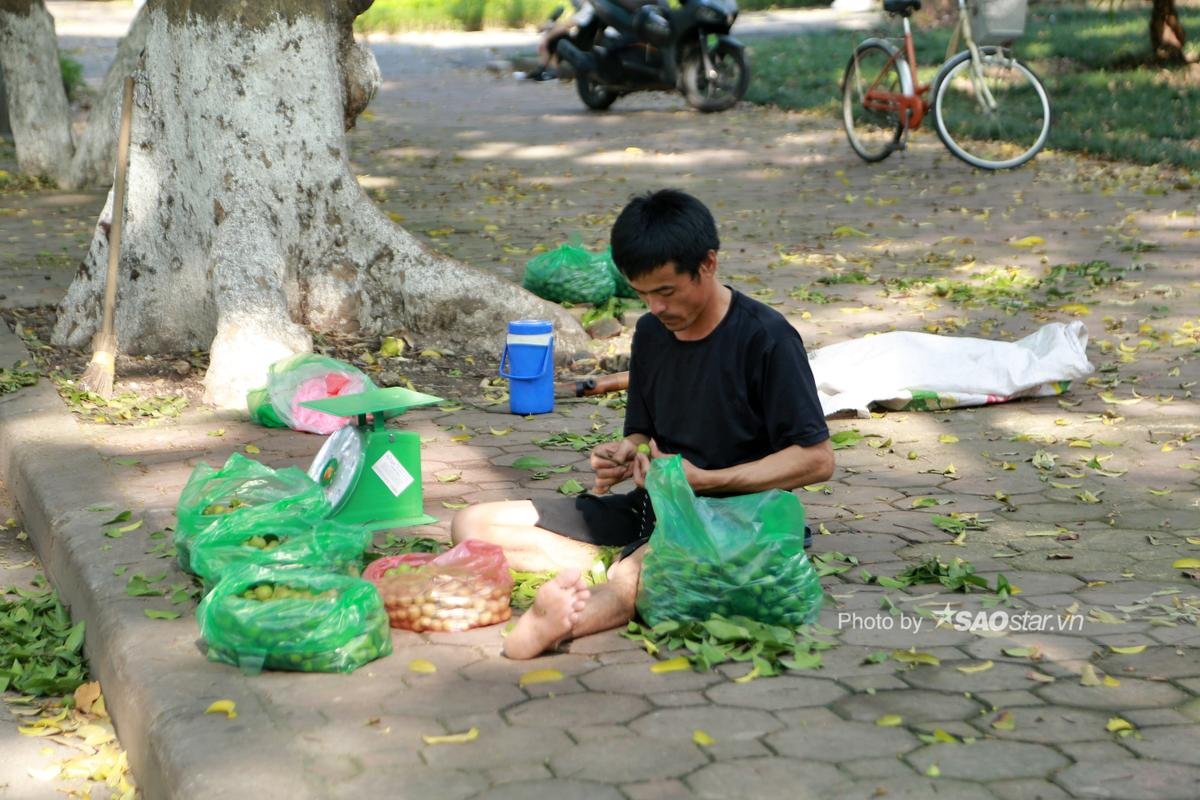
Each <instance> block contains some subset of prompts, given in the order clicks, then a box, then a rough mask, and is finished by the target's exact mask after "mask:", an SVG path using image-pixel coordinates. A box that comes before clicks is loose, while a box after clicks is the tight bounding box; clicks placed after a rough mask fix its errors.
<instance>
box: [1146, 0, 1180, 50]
mask: <svg viewBox="0 0 1200 800" xmlns="http://www.w3.org/2000/svg"><path fill="white" fill-rule="evenodd" d="M1152 2H1153V3H1154V6H1153V8H1152V9H1151V10H1150V48H1151V50H1153V52H1154V57H1155V58H1157V59H1158V60H1159V61H1165V62H1168V63H1177V64H1181V63H1183V60H1184V55H1183V45H1184V42H1186V41H1187V36H1186V35H1185V34H1184V32H1183V23H1182V22H1180V21H1179V14H1178V13H1176V10H1175V0H1152Z"/></svg>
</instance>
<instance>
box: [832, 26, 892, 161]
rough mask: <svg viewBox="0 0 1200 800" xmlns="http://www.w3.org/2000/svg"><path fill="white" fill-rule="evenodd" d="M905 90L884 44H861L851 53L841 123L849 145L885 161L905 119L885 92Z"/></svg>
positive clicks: (872, 158) (868, 158) (869, 158)
mask: <svg viewBox="0 0 1200 800" xmlns="http://www.w3.org/2000/svg"><path fill="white" fill-rule="evenodd" d="M902 91H903V83H902V81H901V78H900V68H899V67H898V66H897V65H896V61H895V60H894V59H892V54H891V53H889V52H888V50H887V49H886V48H885V47H884V46H883V45H881V44H874V43H871V44H862V45H859V46H858V48H857V49H856V50H855V51H854V55H853V56H851V57H850V63H848V64H847V65H846V74H845V75H844V76H843V77H842V123H843V124H844V125H845V126H846V138H847V139H849V140H850V147H852V148H853V149H854V152H856V153H858V155H859V156H861V157H862V159H863V160H864V161H882V160H883V159H885V158H887V157H888V156H889V155H891V153H892V151H893V150H895V149H896V147H897V145H898V144H899V143H900V136H901V134H902V133H903V132H904V123H903V122H902V121H901V119H900V107H899V105H898V104H896V103H890V102H888V101H887V98H886V97H876V98H875V99H872V98H871V97H870V96H869V95H868V93H872V94H873V95H883V94H885V93H889V92H890V93H896V94H899V93H901V92H902Z"/></svg>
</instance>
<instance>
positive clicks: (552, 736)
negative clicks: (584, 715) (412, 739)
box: [422, 725, 574, 770]
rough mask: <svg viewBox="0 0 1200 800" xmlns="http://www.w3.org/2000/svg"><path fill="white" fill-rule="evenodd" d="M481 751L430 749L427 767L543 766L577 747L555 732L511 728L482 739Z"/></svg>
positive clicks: (425, 753)
mask: <svg viewBox="0 0 1200 800" xmlns="http://www.w3.org/2000/svg"><path fill="white" fill-rule="evenodd" d="M480 740H481V741H480V745H481V746H477V747H452V746H448V745H442V744H437V745H426V746H425V747H424V748H423V750H422V754H423V756H424V758H425V763H427V764H428V765H429V766H431V767H436V768H438V769H464V770H480V769H493V768H496V767H503V766H507V765H510V764H520V763H529V764H542V763H544V762H546V761H549V760H550V758H551V757H552V756H554V755H555V754H556V753H561V752H562V751H564V750H569V749H570V748H572V747H574V742H572V741H571V739H570V737H569V736H567V735H566V734H565V733H563V732H562V731H560V730H556V729H554V728H534V729H532V730H530V729H528V728H517V727H513V726H509V725H505V726H503V727H499V728H494V729H492V730H488V731H486V732H484V733H483V734H481V735H480Z"/></svg>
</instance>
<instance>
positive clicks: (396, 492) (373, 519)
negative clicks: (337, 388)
mask: <svg viewBox="0 0 1200 800" xmlns="http://www.w3.org/2000/svg"><path fill="white" fill-rule="evenodd" d="M442 402H445V401H444V400H443V399H442V398H440V397H434V396H433V395H431V394H423V393H422V392H414V391H413V390H411V389H405V388H404V387H401V386H394V387H391V388H388V389H373V390H371V391H369V392H362V393H360V394H348V395H343V396H341V397H330V398H327V399H325V400H309V401H308V402H305V403H301V405H302V406H304V407H305V408H311V409H314V410H316V411H322V412H324V413H326V414H333V415H334V416H338V417H356V418H357V424H354V425H347V426H346V427H344V428H341V429H339V430H337V431H334V432H333V433H331V434H330V435H329V436H328V437H326V439H325V443H324V444H323V445H321V449H320V450H319V451H318V452H317V456H316V458H314V459H313V461H312V464H310V465H309V467H308V476H309V477H310V478H312V479H313V480H314V481H316V482H317V483H318V484H320V485H321V486H322V487H323V488H324V490H325V496H326V498H328V500H329V504H330V505H331V506H332V507H333V512H332V514H331V515H330V516H331V518H333V519H336V520H338V521H339V522H346V523H351V524H358V525H363V526H364V527H366V528H368V529H370V530H379V529H381V528H404V527H408V526H411V525H428V524H430V523H432V522H437V517H433V516H430V515H429V514H426V513H425V505H424V497H423V494H422V490H421V437H420V436H419V435H418V434H416V433H414V432H413V431H402V430H394V429H393V430H389V429H388V428H386V427H385V423H386V421H387V420H388V419H390V418H392V417H397V416H399V415H401V414H403V413H404V412H405V411H407V410H408V409H410V408H418V407H420V406H431V405H435V404H437V403H442Z"/></svg>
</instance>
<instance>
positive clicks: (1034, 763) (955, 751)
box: [905, 739, 1071, 781]
mask: <svg viewBox="0 0 1200 800" xmlns="http://www.w3.org/2000/svg"><path fill="white" fill-rule="evenodd" d="M905 758H906V759H907V760H908V763H910V764H912V765H913V768H914V769H916V770H917V771H918V772H921V773H924V772H925V771H926V770H928V769H929V766H930V765H931V764H936V765H937V766H938V768H939V769H940V770H941V772H942V775H944V776H946V777H947V778H962V779H964V780H976V781H995V780H1000V779H1003V778H1044V777H1048V776H1049V775H1050V774H1051V773H1052V772H1053V771H1054V770H1056V769H1059V768H1061V767H1065V766H1066V765H1068V764H1070V763H1071V762H1070V760H1069V759H1067V758H1066V757H1065V756H1063V755H1062V754H1060V753H1057V752H1055V751H1054V750H1052V749H1050V748H1049V747H1046V746H1045V745H1040V744H1027V743H1025V742H1001V741H996V740H994V739H981V740H979V741H976V742H973V743H972V744H969V745H959V744H931V745H926V746H925V747H923V748H921V749H920V750H917V751H916V752H913V753H909V754H908V755H907V756H905Z"/></svg>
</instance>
